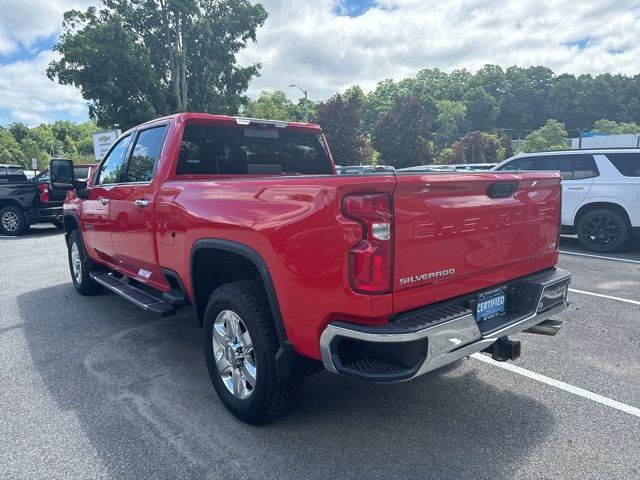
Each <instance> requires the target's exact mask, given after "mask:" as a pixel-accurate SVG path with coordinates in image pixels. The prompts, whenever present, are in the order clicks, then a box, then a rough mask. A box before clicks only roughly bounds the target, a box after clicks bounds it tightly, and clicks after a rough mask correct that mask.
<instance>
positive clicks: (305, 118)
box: [289, 84, 309, 123]
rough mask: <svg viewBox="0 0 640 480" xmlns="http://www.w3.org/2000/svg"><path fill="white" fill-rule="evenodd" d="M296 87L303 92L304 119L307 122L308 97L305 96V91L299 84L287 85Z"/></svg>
mask: <svg viewBox="0 0 640 480" xmlns="http://www.w3.org/2000/svg"><path fill="white" fill-rule="evenodd" d="M293 87H296V88H297V89H298V90H300V91H301V92H302V93H304V121H305V123H309V98H308V97H307V91H306V90H305V89H303V88H302V87H301V86H300V85H296V84H293V85H289V88H293Z"/></svg>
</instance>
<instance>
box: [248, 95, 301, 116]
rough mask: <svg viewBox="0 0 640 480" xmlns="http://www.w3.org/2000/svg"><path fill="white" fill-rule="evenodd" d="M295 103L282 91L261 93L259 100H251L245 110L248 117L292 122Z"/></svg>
mask: <svg viewBox="0 0 640 480" xmlns="http://www.w3.org/2000/svg"><path fill="white" fill-rule="evenodd" d="M293 107H294V106H293V102H291V100H289V99H288V98H287V95H286V94H285V93H284V92H283V91H281V90H276V91H275V92H266V91H265V92H261V93H260V96H259V97H258V99H257V100H250V101H249V102H248V103H247V104H246V105H245V106H244V107H243V108H242V114H243V115H244V116H246V117H252V118H265V119H270V120H285V121H291V120H293V118H292V113H293Z"/></svg>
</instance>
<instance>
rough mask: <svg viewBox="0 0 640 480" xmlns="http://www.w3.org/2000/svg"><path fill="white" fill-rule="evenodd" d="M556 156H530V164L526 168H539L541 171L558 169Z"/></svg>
mask: <svg viewBox="0 0 640 480" xmlns="http://www.w3.org/2000/svg"><path fill="white" fill-rule="evenodd" d="M558 163H559V162H558V157H556V156H549V157H532V158H531V166H530V167H529V168H528V170H541V171H552V170H559V168H560V167H559V166H558Z"/></svg>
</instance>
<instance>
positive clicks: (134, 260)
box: [64, 114, 560, 359]
mask: <svg viewBox="0 0 640 480" xmlns="http://www.w3.org/2000/svg"><path fill="white" fill-rule="evenodd" d="M185 122H198V123H205V122H210V123H215V124H223V125H229V126H230V127H236V123H235V120H234V119H233V118H231V117H224V116H213V115H206V114H181V115H176V116H172V117H167V118H165V119H159V120H156V121H154V122H152V123H156V124H158V123H169V130H168V133H167V136H166V139H165V145H164V148H163V150H162V155H161V159H160V162H159V165H158V167H157V172H156V175H155V177H154V179H153V181H152V182H150V183H149V184H146V185H135V186H132V185H119V186H112V187H99V186H98V187H94V188H92V190H91V192H90V196H89V200H85V201H81V200H79V199H78V198H77V197H75V196H74V195H70V196H69V197H68V200H67V202H66V204H65V207H64V208H65V209H74V210H76V211H77V213H78V214H79V216H80V218H81V223H82V225H81V227H82V233H83V238H84V241H85V244H86V246H87V250H88V252H89V255H90V256H91V257H92V258H93V259H94V260H95V261H97V262H99V263H102V264H104V265H107V266H109V267H111V268H113V269H115V270H117V271H120V272H122V273H125V274H126V275H129V276H131V277H133V278H136V279H138V280H142V281H145V282H147V283H148V284H150V285H151V286H153V287H155V288H158V289H160V290H167V289H168V288H169V286H168V284H167V283H166V280H165V279H164V277H163V276H162V275H161V274H160V267H163V268H168V269H171V270H174V271H176V272H177V273H178V274H179V275H180V277H181V279H182V282H183V284H184V285H185V287H186V289H187V293H188V294H189V295H191V292H192V291H193V290H192V285H191V282H190V275H189V261H190V255H191V249H192V247H193V245H194V243H195V242H196V241H197V240H199V239H202V238H218V239H225V240H232V241H235V242H239V243H242V244H245V245H247V246H249V247H251V248H253V249H254V250H256V251H257V252H258V253H259V254H260V255H261V256H262V258H263V259H264V261H265V262H266V264H267V266H268V268H269V270H270V273H271V277H272V279H273V282H274V286H275V289H276V293H277V296H278V300H279V304H280V309H281V311H282V316H283V320H284V323H285V328H286V332H287V335H288V337H289V339H290V341H291V342H292V344H293V345H294V346H295V348H296V350H297V351H298V352H299V353H301V354H303V355H307V356H310V357H313V358H316V359H319V358H320V353H319V337H320V334H321V332H322V330H323V329H324V327H325V326H326V324H327V323H328V322H329V321H332V320H335V319H340V320H346V321H351V322H356V323H362V324H381V323H384V322H387V321H388V319H389V317H390V316H391V315H393V314H394V313H398V312H402V311H406V310H410V309H413V308H417V307H421V306H424V305H428V304H429V303H432V302H436V301H440V300H445V299H447V298H451V297H455V296H459V295H462V294H465V293H468V292H471V291H474V290H479V289H482V288H487V287H490V286H493V285H496V284H499V283H501V282H504V281H507V280H510V279H513V278H517V277H520V276H524V275H527V274H530V273H533V272H536V271H539V270H542V269H545V268H548V267H551V266H553V265H555V264H556V263H557V257H558V251H557V242H558V237H557V235H558V222H559V201H560V175H559V174H557V173H527V174H518V175H511V174H492V173H485V174H477V173H476V174H455V175H453V174H452V175H448V174H444V175H443V174H429V175H424V174H408V175H404V174H403V175H398V176H395V175H375V176H361V177H352V176H339V175H324V176H260V177H249V176H246V175H245V176H240V177H239V176H229V175H188V176H187V175H183V176H176V175H175V170H176V162H177V157H178V152H179V144H180V139H181V137H182V131H183V128H184V123H185ZM252 127H253V125H252ZM287 128H289V129H296V130H302V131H312V132H314V133H320V128H319V127H318V126H315V125H305V124H290V125H289V126H288V127H287ZM496 180H518V181H519V182H520V187H519V189H518V191H517V192H516V194H515V195H514V196H513V197H510V198H506V199H490V198H489V197H487V195H486V189H487V187H488V185H490V184H491V183H493V182H495V181H496ZM89 183H90V184H91V183H92V181H90V182H89ZM365 193H366V194H371V193H374V194H375V193H388V194H391V198H392V211H393V215H392V223H393V225H392V231H393V233H392V240H391V241H392V243H393V247H394V248H393V254H392V268H393V275H392V293H389V294H383V295H363V294H359V293H356V292H354V291H353V289H352V287H351V286H350V279H349V268H350V267H349V250H350V249H351V248H352V247H353V246H354V245H356V244H357V243H358V242H359V241H360V240H361V237H362V226H361V225H360V224H359V223H357V222H356V221H355V220H353V219H349V218H346V217H344V216H343V214H342V213H341V202H342V199H343V197H344V196H345V195H351V194H365ZM103 197H106V198H109V199H110V201H111V202H110V204H109V205H108V207H106V208H105V206H103V205H102V204H101V203H100V202H99V199H100V198H103ZM138 198H148V199H149V200H150V202H151V204H150V205H149V207H146V208H144V209H142V208H140V207H136V206H135V205H134V204H133V201H134V200H135V199H138ZM140 268H143V269H145V270H148V271H150V272H152V275H151V277H150V278H149V279H148V280H147V279H145V278H142V277H141V276H140V275H139V274H138V272H139V269H140ZM445 269H454V270H455V272H454V273H453V274H451V275H450V276H446V277H440V278H432V279H429V280H425V281H420V282H415V283H411V284H405V285H400V279H401V278H404V277H412V276H420V275H422V274H425V273H431V272H436V271H441V270H445Z"/></svg>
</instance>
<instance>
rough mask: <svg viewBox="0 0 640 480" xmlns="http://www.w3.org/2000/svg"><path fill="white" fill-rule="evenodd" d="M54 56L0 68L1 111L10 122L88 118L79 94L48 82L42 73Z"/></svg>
mask: <svg viewBox="0 0 640 480" xmlns="http://www.w3.org/2000/svg"><path fill="white" fill-rule="evenodd" d="M55 58H57V57H56V54H54V53H53V52H48V51H46V52H41V53H39V54H38V55H36V57H35V58H33V59H32V60H25V61H18V62H14V63H10V64H8V65H1V66H0V109H6V110H8V111H9V112H10V120H11V121H19V122H25V123H27V124H29V125H37V124H39V123H43V122H51V121H55V120H59V119H61V118H65V119H68V118H76V119H82V118H87V116H88V112H87V105H86V102H85V101H84V100H83V99H82V97H81V95H80V91H79V90H78V89H76V88H74V87H72V86H69V85H59V84H58V83H56V82H52V81H51V80H49V79H48V78H47V76H46V74H45V70H46V68H47V65H48V64H49V62H51V61H52V60H54V59H55Z"/></svg>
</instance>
